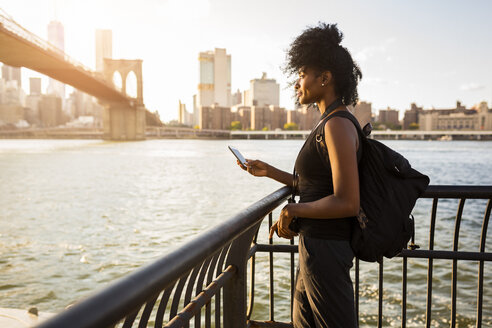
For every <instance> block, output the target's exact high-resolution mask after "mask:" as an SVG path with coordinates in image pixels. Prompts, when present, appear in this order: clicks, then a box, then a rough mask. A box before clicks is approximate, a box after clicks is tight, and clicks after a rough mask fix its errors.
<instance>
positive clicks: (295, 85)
mask: <svg viewBox="0 0 492 328" xmlns="http://www.w3.org/2000/svg"><path fill="white" fill-rule="evenodd" d="M300 87H301V86H300V85H299V80H296V84H294V89H296V90H297V89H299V88H300Z"/></svg>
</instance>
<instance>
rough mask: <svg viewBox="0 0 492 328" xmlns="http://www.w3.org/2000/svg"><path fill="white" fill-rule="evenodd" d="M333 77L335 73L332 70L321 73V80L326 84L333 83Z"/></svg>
mask: <svg viewBox="0 0 492 328" xmlns="http://www.w3.org/2000/svg"><path fill="white" fill-rule="evenodd" d="M332 79H333V75H332V74H331V72H330V71H324V72H323V73H321V81H322V83H323V84H324V85H328V84H329V83H331V81H332Z"/></svg>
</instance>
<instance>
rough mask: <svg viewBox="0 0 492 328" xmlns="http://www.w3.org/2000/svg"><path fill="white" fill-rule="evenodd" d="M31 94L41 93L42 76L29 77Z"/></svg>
mask: <svg viewBox="0 0 492 328" xmlns="http://www.w3.org/2000/svg"><path fill="white" fill-rule="evenodd" d="M29 94H31V95H40V94H41V78H40V77H31V78H29Z"/></svg>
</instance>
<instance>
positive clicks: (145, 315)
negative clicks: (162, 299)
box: [138, 295, 159, 328]
mask: <svg viewBox="0 0 492 328" xmlns="http://www.w3.org/2000/svg"><path fill="white" fill-rule="evenodd" d="M157 297H159V295H157V296H156V297H154V298H153V299H151V300H150V301H148V302H147V304H146V305H145V309H144V311H143V312H142V316H141V317H140V322H139V323H138V328H146V327H147V323H148V322H149V318H150V315H151V314H152V309H153V308H154V304H155V302H156V301H157Z"/></svg>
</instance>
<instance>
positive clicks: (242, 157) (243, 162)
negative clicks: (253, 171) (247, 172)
mask: <svg viewBox="0 0 492 328" xmlns="http://www.w3.org/2000/svg"><path fill="white" fill-rule="evenodd" d="M228 147H229V149H230V150H231V152H232V153H233V154H234V156H236V158H237V159H238V161H239V163H241V165H242V166H244V167H246V159H245V158H244V156H243V155H242V154H241V153H240V152H239V150H237V149H236V148H234V147H231V146H228Z"/></svg>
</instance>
